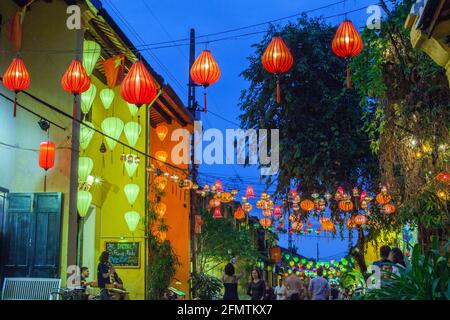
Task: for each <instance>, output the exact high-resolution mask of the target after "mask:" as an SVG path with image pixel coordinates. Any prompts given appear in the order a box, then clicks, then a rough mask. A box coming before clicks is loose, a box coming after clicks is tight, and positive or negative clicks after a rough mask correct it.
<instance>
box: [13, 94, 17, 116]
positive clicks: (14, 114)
mask: <svg viewBox="0 0 450 320" xmlns="http://www.w3.org/2000/svg"><path fill="white" fill-rule="evenodd" d="M13 116H14V118H15V117H16V116H17V93H16V95H15V96H14V111H13Z"/></svg>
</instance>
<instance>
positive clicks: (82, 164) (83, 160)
mask: <svg viewBox="0 0 450 320" xmlns="http://www.w3.org/2000/svg"><path fill="white" fill-rule="evenodd" d="M93 168H94V161H92V159H91V158H89V157H80V158H79V159H78V180H79V181H81V182H86V181H87V178H88V177H89V175H90V174H91V172H92V169H93Z"/></svg>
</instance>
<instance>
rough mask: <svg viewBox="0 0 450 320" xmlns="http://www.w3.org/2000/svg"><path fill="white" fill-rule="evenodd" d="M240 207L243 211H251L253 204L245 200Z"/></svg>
mask: <svg viewBox="0 0 450 320" xmlns="http://www.w3.org/2000/svg"><path fill="white" fill-rule="evenodd" d="M242 209H244V211H245V212H250V211H252V209H253V206H252V205H251V204H250V203H248V202H246V203H244V204H243V205H242Z"/></svg>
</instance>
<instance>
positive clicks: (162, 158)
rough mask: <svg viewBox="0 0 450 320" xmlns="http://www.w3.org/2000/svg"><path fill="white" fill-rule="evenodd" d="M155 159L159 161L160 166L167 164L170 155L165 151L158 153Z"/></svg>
mask: <svg viewBox="0 0 450 320" xmlns="http://www.w3.org/2000/svg"><path fill="white" fill-rule="evenodd" d="M155 157H156V159H158V161H159V165H162V163H163V162H166V160H167V157H168V155H167V152H165V151H157V152H156V153H155Z"/></svg>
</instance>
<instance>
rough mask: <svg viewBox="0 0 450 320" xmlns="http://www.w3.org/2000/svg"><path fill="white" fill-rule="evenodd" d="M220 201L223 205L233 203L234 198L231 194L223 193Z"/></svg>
mask: <svg viewBox="0 0 450 320" xmlns="http://www.w3.org/2000/svg"><path fill="white" fill-rule="evenodd" d="M218 199H219V200H220V202H222V203H230V202H231V201H233V196H232V195H231V193H229V192H222V193H221V194H220V196H219V197H218Z"/></svg>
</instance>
